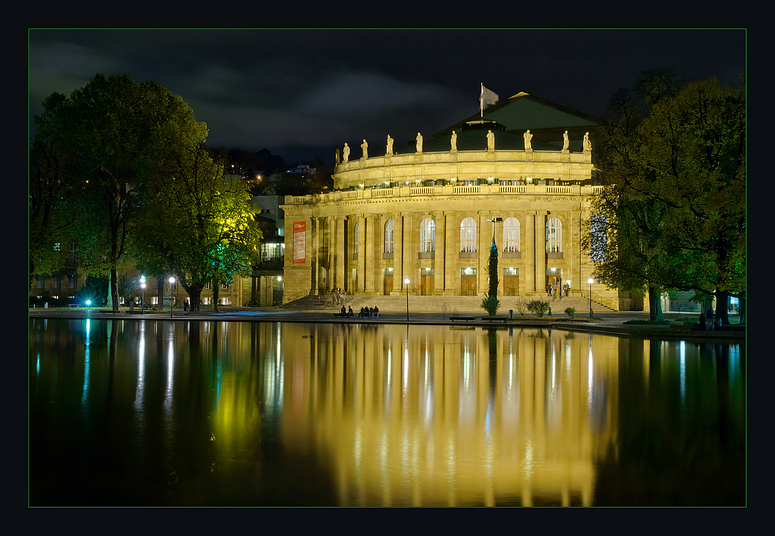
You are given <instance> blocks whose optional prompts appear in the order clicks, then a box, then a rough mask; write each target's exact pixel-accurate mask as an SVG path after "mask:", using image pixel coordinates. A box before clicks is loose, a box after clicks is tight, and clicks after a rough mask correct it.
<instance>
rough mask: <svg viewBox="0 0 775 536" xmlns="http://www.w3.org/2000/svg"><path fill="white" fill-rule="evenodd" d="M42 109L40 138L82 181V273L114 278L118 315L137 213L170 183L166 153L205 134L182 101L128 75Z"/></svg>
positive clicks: (99, 80)
mask: <svg viewBox="0 0 775 536" xmlns="http://www.w3.org/2000/svg"><path fill="white" fill-rule="evenodd" d="M44 109H45V111H44V113H43V114H42V115H41V116H40V118H36V126H37V127H38V133H39V137H40V138H41V139H46V140H47V141H53V145H54V146H57V147H62V148H63V149H64V150H66V152H67V155H68V159H69V161H68V166H71V168H70V169H71V170H72V172H73V173H75V175H76V176H77V179H78V197H77V200H78V207H77V208H78V211H77V218H75V221H74V223H75V229H76V231H77V232H76V236H77V238H78V242H79V251H80V256H79V257H80V261H81V267H82V268H84V269H85V271H86V273H87V274H89V275H94V276H100V275H105V274H109V276H110V289H111V302H112V305H113V310H114V311H116V310H118V275H117V270H118V268H119V266H120V265H121V263H122V262H123V261H124V260H125V256H126V254H127V253H128V246H129V238H130V236H131V234H132V232H133V229H134V227H135V225H136V223H137V215H138V212H139V210H140V209H141V208H142V207H143V206H144V205H145V203H146V202H147V199H148V197H149V196H150V195H152V194H153V186H152V185H154V184H157V183H158V179H159V178H160V177H162V176H164V175H165V173H166V169H165V166H166V161H167V155H168V154H169V152H170V151H172V150H173V149H175V148H177V147H187V146H191V145H192V144H196V143H201V142H202V141H204V139H205V138H206V136H207V126H206V125H205V124H204V123H197V122H196V121H195V120H194V116H193V112H192V111H191V109H190V108H189V107H188V105H187V104H186V103H185V102H184V101H183V99H182V98H181V97H179V96H176V95H173V94H172V93H170V91H169V90H168V89H166V88H164V87H162V86H161V85H159V84H157V83H156V82H150V81H149V82H143V83H141V84H138V83H137V82H135V81H134V80H132V79H131V78H130V77H128V76H126V75H123V76H118V75H114V76H110V77H109V78H105V77H104V76H103V75H99V74H98V75H96V76H95V77H94V78H93V79H92V80H91V81H90V82H89V83H88V84H87V85H86V86H84V87H83V88H80V89H77V90H75V91H73V92H72V94H71V95H70V96H69V97H66V96H64V95H61V94H58V93H55V94H53V95H51V96H50V97H49V98H47V99H46V101H44ZM36 135H37V134H36Z"/></svg>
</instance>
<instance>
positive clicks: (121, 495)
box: [29, 319, 745, 506]
mask: <svg viewBox="0 0 775 536" xmlns="http://www.w3.org/2000/svg"><path fill="white" fill-rule="evenodd" d="M29 355H30V366H31V367H32V370H34V373H31V374H30V375H29V376H30V383H31V386H30V387H31V388H30V397H31V398H30V410H31V411H30V415H31V417H30V460H31V461H30V475H31V476H30V482H31V483H30V497H31V499H30V501H31V504H240V505H242V504H309V505H317V504H325V505H328V504H331V505H423V506H425V505H594V504H633V505H637V504H743V501H744V478H745V470H744V456H745V443H744V437H745V434H744V429H743V426H744V415H745V408H744V396H745V395H744V389H745V384H744V378H745V374H744V370H742V367H743V366H744V362H745V351H744V347H742V346H740V345H737V344H733V345H729V344H726V345H716V346H708V345H699V346H698V345H694V344H691V343H689V344H687V343H683V342H665V341H648V340H646V341H644V340H637V339H618V338H615V337H608V336H601V335H589V334H582V333H569V332H564V331H556V330H552V331H547V330H538V329H518V328H509V329H479V328H462V329H461V328H454V327H449V326H391V325H360V324H355V323H353V324H295V323H285V324H282V323H237V322H235V323H227V322H181V321H178V322H170V321H162V320H160V321H148V320H139V321H121V320H94V319H93V320H69V321H59V320H35V319H33V320H31V321H30V353H29ZM76 385H78V386H80V387H78V388H76V390H77V394H76V392H75V391H74V390H73V387H75V386H76ZM78 406H80V408H81V412H80V413H79V412H73V410H74V409H76V408H77V407H78ZM699 477H701V478H700V481H698V483H697V484H698V485H692V486H687V484H686V480H687V479H692V478H694V479H697V478H699ZM700 484H701V485H700ZM703 487H705V488H710V489H712V490H713V491H710V492H708V491H707V490H705V491H704V492H703Z"/></svg>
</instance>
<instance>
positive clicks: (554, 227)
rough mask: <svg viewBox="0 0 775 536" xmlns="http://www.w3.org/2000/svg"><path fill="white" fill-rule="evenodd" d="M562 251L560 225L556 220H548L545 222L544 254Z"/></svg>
mask: <svg viewBox="0 0 775 536" xmlns="http://www.w3.org/2000/svg"><path fill="white" fill-rule="evenodd" d="M560 251H562V223H560V220H558V219H557V218H549V220H547V222H546V252H547V253H559V252H560Z"/></svg>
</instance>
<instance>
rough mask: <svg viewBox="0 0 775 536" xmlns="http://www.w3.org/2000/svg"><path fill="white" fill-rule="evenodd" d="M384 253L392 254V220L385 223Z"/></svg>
mask: <svg viewBox="0 0 775 536" xmlns="http://www.w3.org/2000/svg"><path fill="white" fill-rule="evenodd" d="M385 253H393V220H388V221H387V223H385Z"/></svg>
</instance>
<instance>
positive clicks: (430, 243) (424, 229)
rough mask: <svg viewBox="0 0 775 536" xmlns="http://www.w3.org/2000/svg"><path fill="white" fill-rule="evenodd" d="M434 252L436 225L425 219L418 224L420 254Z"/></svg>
mask: <svg viewBox="0 0 775 536" xmlns="http://www.w3.org/2000/svg"><path fill="white" fill-rule="evenodd" d="M433 251H436V224H435V223H434V221H433V220H432V219H430V218H425V219H424V220H423V221H422V223H420V252H421V253H431V252H433Z"/></svg>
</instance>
